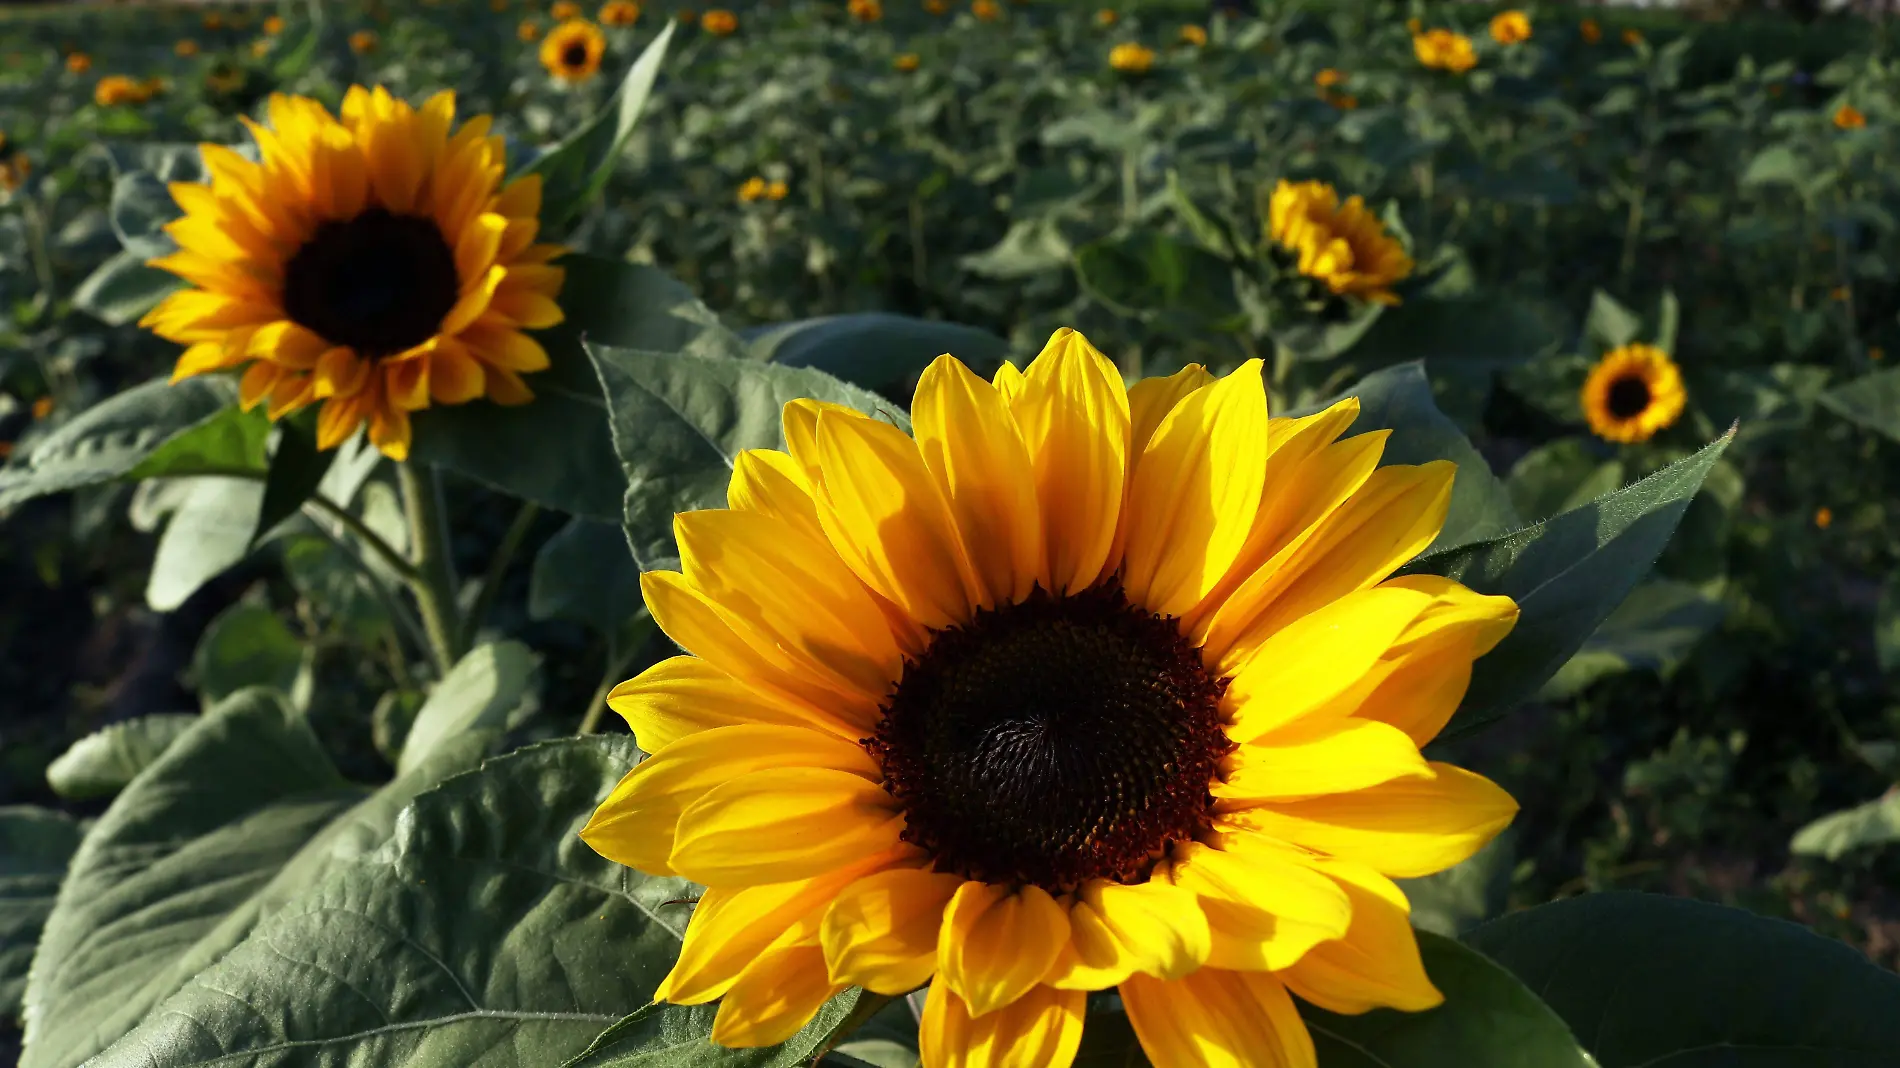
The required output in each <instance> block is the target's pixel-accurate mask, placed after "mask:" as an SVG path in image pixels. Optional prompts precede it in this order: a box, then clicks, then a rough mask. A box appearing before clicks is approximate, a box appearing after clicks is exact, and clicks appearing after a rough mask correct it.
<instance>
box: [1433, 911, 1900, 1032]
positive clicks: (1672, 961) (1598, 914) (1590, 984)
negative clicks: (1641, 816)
mask: <svg viewBox="0 0 1900 1068" xmlns="http://www.w3.org/2000/svg"><path fill="white" fill-rule="evenodd" d="M1466 941H1467V942H1468V943H1469V944H1471V945H1472V946H1474V947H1476V948H1477V949H1479V950H1481V951H1483V952H1484V953H1485V954H1487V955H1488V956H1490V957H1491V959H1493V960H1495V961H1497V962H1498V963H1499V964H1501V965H1503V966H1504V967H1506V968H1509V969H1510V970H1511V971H1512V972H1513V973H1514V974H1515V975H1516V976H1517V977H1518V978H1519V979H1521V980H1523V981H1524V984H1525V985H1526V986H1529V987H1531V988H1532V989H1534V990H1536V991H1537V992H1538V993H1539V995H1540V996H1541V997H1542V998H1543V999H1544V1001H1545V1002H1546V1003H1548V1004H1549V1005H1550V1007H1551V1008H1553V1009H1555V1010H1556V1011H1557V1014H1558V1015H1560V1016H1562V1017H1563V1018H1564V1019H1565V1020H1566V1021H1568V1022H1569V1023H1570V1025H1571V1027H1573V1028H1575V1030H1576V1033H1577V1037H1578V1038H1580V1039H1582V1040H1583V1042H1584V1043H1585V1045H1587V1046H1588V1047H1589V1049H1590V1052H1591V1053H1593V1054H1594V1055H1595V1056H1596V1059H1597V1063H1598V1064H1600V1065H1602V1068H1727V1066H1741V1065H1746V1066H1748V1068H1876V1066H1884V1065H1892V1064H1896V1063H1900V976H1896V975H1895V974H1894V973H1892V972H1890V971H1887V970H1885V969H1883V968H1879V967H1876V966H1875V965H1874V964H1872V963H1870V962H1869V961H1868V960H1867V958H1865V957H1863V956H1861V955H1860V953H1858V952H1856V951H1855V950H1853V949H1852V948H1850V947H1848V946H1846V945H1843V944H1842V943H1840V942H1836V941H1834V940H1833V939H1829V938H1823V937H1821V936H1820V935H1817V934H1815V933H1814V932H1812V931H1809V930H1807V929H1806V928H1804V927H1800V926H1797V925H1795V924H1792V923H1786V922H1784V921H1781V920H1770V919H1765V918H1763V917H1760V916H1755V915H1751V914H1750V913H1747V912H1743V911H1741V910H1740V909H1732V908H1727V907H1724V906H1721V905H1712V904H1708V903H1706V902H1701V901H1688V900H1683V899H1680V898H1668V897H1660V896H1655V895H1650V894H1629V893H1614V894H1589V895H1586V896H1583V897H1577V898H1571V899H1570V900H1567V901H1559V902H1556V903H1554V904H1550V905H1542V906H1539V907H1537V908H1533V909H1527V910H1525V911H1523V912H1518V913H1513V914H1512V915H1509V916H1506V917H1504V918H1503V919H1500V920H1496V921H1493V922H1492V923H1488V924H1486V925H1484V926H1483V927H1480V928H1478V929H1477V930H1475V931H1473V932H1471V934H1470V935H1469V936H1467V937H1466Z"/></svg>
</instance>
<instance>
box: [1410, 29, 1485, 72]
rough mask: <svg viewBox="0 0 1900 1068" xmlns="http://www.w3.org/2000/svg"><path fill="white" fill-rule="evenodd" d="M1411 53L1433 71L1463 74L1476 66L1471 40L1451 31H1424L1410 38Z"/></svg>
mask: <svg viewBox="0 0 1900 1068" xmlns="http://www.w3.org/2000/svg"><path fill="white" fill-rule="evenodd" d="M1412 53H1413V54H1414V55H1416V56H1417V57H1418V61H1419V62H1420V63H1421V64H1423V65H1425V66H1427V67H1430V68H1431V69H1433V70H1443V71H1450V72H1451V73H1453V74H1463V73H1464V72H1466V71H1468V70H1470V69H1471V68H1473V67H1475V66H1477V65H1478V53H1477V52H1476V51H1474V50H1473V49H1472V47H1471V38H1469V37H1466V36H1465V35H1464V34H1462V33H1454V32H1452V31H1451V30H1442V29H1440V30H1426V31H1425V32H1424V33H1422V34H1419V35H1418V36H1417V37H1414V38H1412Z"/></svg>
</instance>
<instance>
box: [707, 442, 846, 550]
mask: <svg viewBox="0 0 1900 1068" xmlns="http://www.w3.org/2000/svg"><path fill="white" fill-rule="evenodd" d="M726 507H728V508H734V509H743V510H744V511H748V512H757V513H759V514H760V515H764V516H770V517H771V518H773V519H775V520H777V521H778V522H780V523H785V524H787V525H789V526H792V527H794V528H796V529H797V530H799V531H800V532H801V533H803V534H805V535H807V536H809V537H811V538H812V539H814V540H816V541H818V542H820V543H823V542H824V540H825V531H824V528H823V527H822V526H820V525H819V523H818V508H817V506H816V505H814V504H812V500H811V483H810V482H808V481H807V480H806V478H805V470H804V468H802V467H800V466H799V465H798V461H796V460H794V459H792V456H791V454H790V453H785V452H779V451H778V450H776V449H743V450H741V451H740V452H739V455H738V456H736V457H734V458H733V461H732V481H731V482H730V483H728V484H727V486H726Z"/></svg>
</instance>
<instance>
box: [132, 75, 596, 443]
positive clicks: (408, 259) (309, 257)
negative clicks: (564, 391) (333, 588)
mask: <svg viewBox="0 0 1900 1068" xmlns="http://www.w3.org/2000/svg"><path fill="white" fill-rule="evenodd" d="M268 115H269V119H270V122H269V125H268V126H264V125H259V124H257V123H254V122H251V121H249V120H248V119H247V120H245V124H246V125H247V126H248V127H249V128H250V131H251V136H252V137H253V138H254V139H255V140H256V142H257V147H258V154H259V157H260V159H259V162H256V163H252V162H250V161H249V160H246V159H245V158H244V157H242V156H240V155H238V154H237V153H236V152H234V151H232V150H231V149H228V148H224V147H222V146H219V145H205V146H204V148H203V152H204V163H205V168H206V170H207V171H208V172H209V173H210V176H211V181H210V184H209V185H199V184H196V183H189V182H175V183H173V184H172V186H171V192H172V196H173V197H174V198H175V199H176V200H177V201H178V204H179V206H180V207H181V208H183V209H184V211H185V214H184V216H183V217H182V218H180V219H178V220H176V221H174V222H172V223H170V224H168V225H167V226H166V227H165V230H166V232H167V233H169V234H170V235H171V236H172V237H173V238H174V239H175V240H176V241H177V242H178V251H176V252H174V253H172V254H171V255H168V256H165V257H163V258H160V259H156V260H153V261H152V265H153V266H155V267H160V268H163V269H165V270H168V271H170V272H172V273H173V274H176V275H178V276H180V277H181V278H184V279H185V280H186V281H188V282H190V283H192V284H193V288H190V289H186V290H183V291H180V292H177V293H174V294H172V295H171V296H169V297H166V298H165V299H164V300H163V301H162V302H160V303H159V305H158V306H157V307H156V308H153V309H152V311H151V312H150V313H148V314H147V315H146V316H145V318H144V319H143V320H142V321H141V322H142V325H145V326H149V327H151V328H152V330H153V331H154V332H156V333H157V334H159V335H160V336H161V337H165V338H169V339H171V340H173V341H177V342H179V343H181V344H184V345H186V346H187V347H186V349H185V351H184V353H183V355H181V356H180V357H179V358H178V364H177V366H176V367H175V368H174V369H173V371H172V378H173V380H174V381H176V380H179V379H183V378H187V377H189V376H191V375H197V374H204V373H206V372H210V371H221V370H225V369H227V368H237V367H243V368H244V374H243V378H242V380H241V381H240V383H239V399H240V401H241V403H242V404H243V405H244V406H245V407H246V408H251V407H254V406H256V405H259V404H266V405H267V413H268V414H269V415H270V416H271V417H272V418H278V417H281V416H283V415H286V414H288V413H290V412H294V411H297V410H299V409H302V408H304V407H307V406H309V405H311V404H317V403H321V404H322V410H321V411H320V412H319V413H318V416H317V444H318V447H320V448H325V449H328V448H334V447H335V446H336V445H337V444H338V443H340V442H342V441H343V440H344V439H345V438H347V437H348V436H349V435H350V434H351V433H352V432H354V431H355V430H356V428H357V427H359V426H362V425H364V424H365V423H367V424H368V426H369V439H370V441H371V443H373V444H374V445H375V446H376V447H377V448H378V449H380V450H382V452H383V453H384V454H385V455H387V456H390V457H392V458H395V459H398V460H400V459H403V458H404V457H406V456H407V455H408V452H409V440H410V429H409V413H411V412H414V411H418V410H420V409H423V408H427V407H429V406H430V404H431V403H439V404H461V403H464V402H466V401H471V400H474V399H476V398H478V397H483V396H486V397H488V398H489V399H490V400H493V401H495V402H496V403H498V404H525V403H527V402H528V401H529V400H530V399H532V397H533V394H532V393H531V392H529V389H528V387H527V386H526V385H525V384H524V383H523V382H522V380H521V375H522V374H524V373H527V372H532V371H539V370H541V369H543V368H545V367H546V366H547V365H548V358H547V353H546V352H545V351H544V350H543V349H542V348H541V345H540V343H539V342H537V341H535V340H534V339H533V338H532V337H530V336H529V335H527V334H526V333H524V332H523V331H524V330H538V329H541V328H544V327H548V326H552V325H554V324H555V323H557V322H560V321H561V309H560V306H559V305H558V304H556V303H555V300H554V298H555V295H556V294H557V293H559V292H560V288H561V282H562V278H563V272H562V270H561V268H559V267H554V266H550V265H549V261H550V260H552V259H554V258H555V257H556V256H558V255H560V253H561V248H560V246H558V245H547V244H536V243H535V236H536V233H537V232H538V230H539V228H540V223H539V221H538V217H539V214H540V210H541V179H540V178H539V177H537V176H530V177H527V178H522V179H519V180H517V181H514V182H509V183H507V184H505V185H504V184H503V175H504V173H505V170H506V165H507V150H506V148H505V147H504V145H503V143H502V139H501V138H500V137H498V136H493V135H491V134H490V127H491V125H492V122H491V120H490V118H489V117H488V116H486V115H481V116H477V117H475V118H473V119H470V120H469V121H468V122H466V123H464V124H462V126H461V128H460V129H454V128H453V127H454V120H455V95H454V94H453V93H451V92H442V93H437V94H436V95H435V96H433V97H431V98H429V100H428V102H427V103H425V104H424V105H423V106H422V107H420V108H413V107H411V106H410V105H409V104H408V103H406V102H404V101H402V100H400V99H397V98H395V97H392V96H391V95H390V94H389V93H388V92H386V91H385V90H383V89H382V88H380V87H378V88H376V89H374V90H369V89H365V88H363V87H361V86H352V87H351V88H350V90H349V92H348V93H346V94H345V95H344V98H343V107H342V110H341V112H340V113H339V115H337V116H332V115H331V114H330V112H329V111H328V110H327V109H325V108H324V106H323V105H322V104H320V103H318V102H317V101H314V100H310V99H307V98H304V97H295V96H283V95H273V96H272V97H271V98H270V102H269V107H268Z"/></svg>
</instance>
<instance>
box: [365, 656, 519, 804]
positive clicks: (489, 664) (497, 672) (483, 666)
mask: <svg viewBox="0 0 1900 1068" xmlns="http://www.w3.org/2000/svg"><path fill="white" fill-rule="evenodd" d="M536 662H537V661H536V657H535V655H534V653H533V651H531V650H530V649H529V648H528V647H527V646H525V645H523V644H521V643H520V642H514V641H503V642H490V643H488V644H487V645H480V646H476V647H475V648H474V649H471V650H469V651H468V653H467V654H465V655H464V656H463V657H462V659H460V660H458V661H456V662H455V666H454V667H452V668H450V669H449V673H448V674H446V675H444V676H442V681H440V682H438V683H436V684H435V689H433V690H431V691H430V692H429V698H428V700H426V701H424V702H423V703H422V708H421V709H420V710H418V711H417V712H416V718H415V722H413V723H412V724H410V727H409V737H408V740H407V741H405V742H404V743H403V747H402V760H401V761H400V762H398V763H397V765H396V774H398V775H405V774H408V773H409V772H411V771H414V770H415V769H416V768H417V767H418V766H420V765H421V764H422V762H423V761H426V760H428V759H429V758H430V757H431V756H433V755H434V754H435V753H436V752H437V751H438V750H439V749H441V748H442V747H443V746H444V745H446V744H447V743H448V742H449V741H450V740H451V739H454V738H458V737H461V736H462V735H464V734H467V733H469V732H471V731H480V730H493V731H500V730H503V729H505V728H506V727H507V726H508V721H509V718H510V716H511V715H512V714H513V713H514V712H515V711H516V710H517V709H519V708H521V706H522V704H523V702H525V701H527V700H529V699H530V698H531V697H532V696H533V688H534V671H535V665H536Z"/></svg>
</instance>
